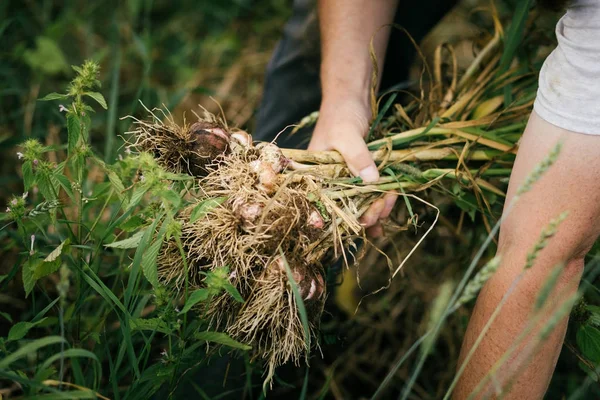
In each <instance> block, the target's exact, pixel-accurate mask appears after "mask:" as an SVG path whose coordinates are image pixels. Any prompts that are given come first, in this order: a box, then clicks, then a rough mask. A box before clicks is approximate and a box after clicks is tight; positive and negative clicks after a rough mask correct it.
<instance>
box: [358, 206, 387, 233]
mask: <svg viewBox="0 0 600 400" xmlns="http://www.w3.org/2000/svg"><path fill="white" fill-rule="evenodd" d="M384 207H385V201H384V200H383V199H377V200H375V201H374V202H373V204H371V206H370V207H369V208H368V209H367V211H365V213H364V214H363V215H362V216H361V217H360V219H359V222H360V224H361V225H362V226H364V227H365V228H370V227H371V226H373V225H375V224H376V223H377V221H379V216H380V215H381V212H382V211H383V208H384Z"/></svg>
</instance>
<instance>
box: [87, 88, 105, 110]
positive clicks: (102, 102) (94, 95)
mask: <svg viewBox="0 0 600 400" xmlns="http://www.w3.org/2000/svg"><path fill="white" fill-rule="evenodd" d="M85 95H86V96H89V97H91V98H92V99H94V100H96V101H97V102H98V104H100V105H101V106H102V108H104V109H105V110H108V106H107V105H106V100H104V96H102V93H98V92H86V93H85Z"/></svg>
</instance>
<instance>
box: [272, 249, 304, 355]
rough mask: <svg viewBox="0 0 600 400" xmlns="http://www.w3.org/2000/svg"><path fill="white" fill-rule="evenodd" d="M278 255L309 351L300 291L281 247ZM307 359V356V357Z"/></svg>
mask: <svg viewBox="0 0 600 400" xmlns="http://www.w3.org/2000/svg"><path fill="white" fill-rule="evenodd" d="M279 254H280V255H281V258H282V260H283V265H284V267H285V272H286V274H287V278H288V282H289V283H290V286H291V287H292V293H293V294H294V300H296V307H297V308H298V313H299V314H300V321H301V322H302V327H303V328H304V339H305V340H306V348H307V349H310V339H311V337H310V328H309V324H308V314H307V313H306V307H305V306H304V301H303V300H302V296H301V295H300V289H299V288H298V284H297V283H296V281H295V280H294V275H293V274H292V270H291V269H290V265H289V264H288V261H287V259H286V258H285V254H284V253H283V250H282V249H281V247H279ZM307 357H308V355H307Z"/></svg>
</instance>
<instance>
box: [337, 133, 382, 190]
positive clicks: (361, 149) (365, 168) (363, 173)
mask: <svg viewBox="0 0 600 400" xmlns="http://www.w3.org/2000/svg"><path fill="white" fill-rule="evenodd" d="M335 149H336V150H337V151H339V152H340V153H341V155H342V157H344V160H345V161H346V163H347V164H348V168H349V169H350V172H352V174H354V175H355V176H360V177H361V178H362V180H363V182H376V181H377V180H379V171H378V170H377V167H376V166H375V162H374V161H373V158H372V157H371V153H370V152H369V149H368V147H367V144H366V143H365V140H364V139H363V137H362V136H361V135H360V132H358V131H357V132H356V133H349V134H347V135H346V136H344V139H343V140H340V141H338V142H337V143H336V144H335Z"/></svg>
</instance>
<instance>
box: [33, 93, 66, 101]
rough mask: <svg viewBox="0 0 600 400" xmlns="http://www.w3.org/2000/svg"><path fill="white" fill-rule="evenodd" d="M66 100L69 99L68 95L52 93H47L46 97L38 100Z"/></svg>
mask: <svg viewBox="0 0 600 400" xmlns="http://www.w3.org/2000/svg"><path fill="white" fill-rule="evenodd" d="M68 98H69V95H67V94H62V93H56V92H53V93H48V94H47V95H45V96H44V97H42V98H41V99H39V101H50V100H64V99H68Z"/></svg>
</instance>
